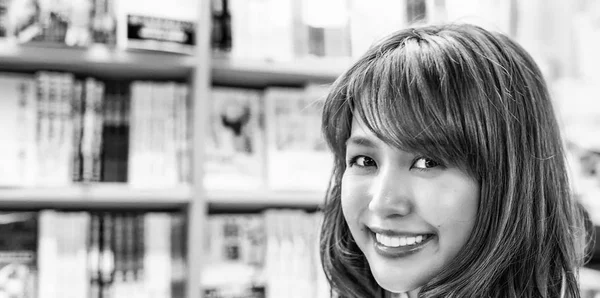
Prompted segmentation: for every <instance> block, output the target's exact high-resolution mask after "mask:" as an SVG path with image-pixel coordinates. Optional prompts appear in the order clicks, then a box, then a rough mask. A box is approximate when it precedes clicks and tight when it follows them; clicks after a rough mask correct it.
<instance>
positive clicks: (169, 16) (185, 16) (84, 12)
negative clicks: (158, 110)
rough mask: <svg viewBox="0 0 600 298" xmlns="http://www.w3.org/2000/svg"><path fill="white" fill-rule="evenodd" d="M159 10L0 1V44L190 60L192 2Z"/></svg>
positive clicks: (156, 1)
mask: <svg viewBox="0 0 600 298" xmlns="http://www.w3.org/2000/svg"><path fill="white" fill-rule="evenodd" d="M164 4H165V1H164V0H144V1H141V0H128V1H115V0H1V1H0V38H5V39H8V40H11V41H14V42H18V43H41V44H46V45H47V44H56V45H66V46H79V47H86V46H89V45H92V44H104V45H109V46H115V45H116V46H119V47H122V48H133V49H146V50H159V51H171V52H180V53H187V54H192V53H193V51H194V46H195V42H196V28H195V26H196V25H195V24H196V23H197V18H198V9H199V6H198V3H197V1H193V0H172V1H169V5H164Z"/></svg>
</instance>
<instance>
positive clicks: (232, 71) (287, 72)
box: [211, 57, 351, 87]
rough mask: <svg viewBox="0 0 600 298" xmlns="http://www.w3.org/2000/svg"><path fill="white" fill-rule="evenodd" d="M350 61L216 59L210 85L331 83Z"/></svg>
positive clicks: (251, 85)
mask: <svg viewBox="0 0 600 298" xmlns="http://www.w3.org/2000/svg"><path fill="white" fill-rule="evenodd" d="M350 62H351V59H349V58H348V59H316V58H315V59H298V60H296V61H293V62H272V61H259V60H255V61H247V60H241V59H238V60H235V59H227V58H223V57H217V58H215V59H213V61H212V63H213V64H212V69H211V78H212V82H213V84H226V85H235V86H250V87H257V86H259V87H260V86H267V85H299V84H304V83H307V82H314V83H331V82H333V81H334V80H335V79H336V78H337V77H338V76H339V75H340V74H342V72H343V71H344V70H345V69H346V68H348V66H349V65H350Z"/></svg>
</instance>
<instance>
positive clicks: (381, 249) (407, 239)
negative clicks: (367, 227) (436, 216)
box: [371, 231, 435, 258]
mask: <svg viewBox="0 0 600 298" xmlns="http://www.w3.org/2000/svg"><path fill="white" fill-rule="evenodd" d="M371 235H372V237H373V240H374V248H375V251H376V252H377V253H378V254H379V255H381V256H383V257H387V258H402V257H407V256H410V255H413V254H415V253H417V252H419V251H421V250H422V249H423V248H425V247H426V246H427V245H428V244H429V243H430V242H431V240H433V239H434V238H435V235H433V234H415V235H410V236H408V235H392V234H385V233H377V232H373V231H371Z"/></svg>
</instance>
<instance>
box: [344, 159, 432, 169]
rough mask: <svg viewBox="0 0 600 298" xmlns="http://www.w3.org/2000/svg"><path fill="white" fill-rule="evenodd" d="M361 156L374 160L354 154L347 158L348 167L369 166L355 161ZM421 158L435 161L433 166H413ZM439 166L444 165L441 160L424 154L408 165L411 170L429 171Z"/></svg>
mask: <svg viewBox="0 0 600 298" xmlns="http://www.w3.org/2000/svg"><path fill="white" fill-rule="evenodd" d="M361 157H362V158H368V159H370V160H372V161H373V162H374V161H375V160H373V159H372V158H370V157H368V156H365V155H357V156H354V157H352V158H350V159H349V160H348V167H354V166H358V167H360V168H367V167H370V166H360V165H358V164H357V161H358V159H359V158H361ZM421 159H425V160H427V161H432V162H433V163H435V166H433V167H431V168H420V167H415V166H414V165H415V163H416V162H417V161H419V160H421ZM375 166H377V163H375ZM440 167H444V165H443V164H442V162H440V161H438V160H436V159H433V158H429V157H425V156H417V157H415V159H413V161H412V163H411V166H410V169H411V170H412V169H414V170H418V171H429V170H430V169H434V168H440Z"/></svg>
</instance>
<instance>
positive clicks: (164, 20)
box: [116, 0, 199, 54]
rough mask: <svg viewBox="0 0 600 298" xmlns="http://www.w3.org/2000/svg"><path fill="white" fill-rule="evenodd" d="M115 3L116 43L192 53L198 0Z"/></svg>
mask: <svg viewBox="0 0 600 298" xmlns="http://www.w3.org/2000/svg"><path fill="white" fill-rule="evenodd" d="M116 4H117V20H118V24H120V26H118V28H117V43H118V45H119V46H120V47H122V48H127V49H140V50H153V51H165V52H175V53H182V54H194V52H195V45H196V24H197V19H198V11H199V7H198V2H197V1H194V0H172V1H170V2H169V5H165V2H164V1H163V0H144V1H142V0H130V1H119V3H116Z"/></svg>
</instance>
